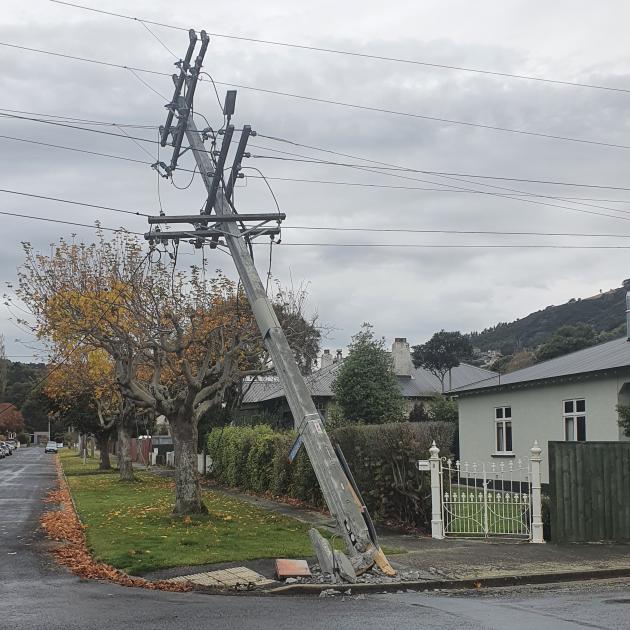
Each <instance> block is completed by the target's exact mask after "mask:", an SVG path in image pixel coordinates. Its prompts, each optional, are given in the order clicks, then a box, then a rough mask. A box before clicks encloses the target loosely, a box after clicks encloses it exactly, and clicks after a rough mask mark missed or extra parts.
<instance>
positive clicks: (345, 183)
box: [246, 175, 630, 203]
mask: <svg viewBox="0 0 630 630" xmlns="http://www.w3.org/2000/svg"><path fill="white" fill-rule="evenodd" d="M266 177H267V179H268V180H270V181H280V182H299V183H305V184H327V185H334V186H357V187H359V188H388V189H393V190H422V191H427V192H442V193H468V194H470V193H478V194H483V192H484V191H481V190H475V191H472V190H471V191H468V190H447V189H444V188H427V187H426V186H395V185H393V184H370V183H367V182H348V181H340V180H327V179H305V178H301V177H271V176H269V175H267V176H266ZM246 178H247V179H262V178H261V177H259V176H256V175H247V176H246ZM438 185H439V186H441V184H438ZM575 185H576V186H580V184H575ZM514 194H515V195H516V194H517V193H514ZM518 194H519V195H522V196H523V197H531V196H532V195H535V193H531V192H527V193H526V192H523V193H518ZM557 199H562V200H564V201H573V200H577V201H601V202H603V203H630V199H598V198H594V197H566V196H562V197H557Z"/></svg>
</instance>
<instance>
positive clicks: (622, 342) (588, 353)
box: [451, 337, 630, 394]
mask: <svg viewBox="0 0 630 630" xmlns="http://www.w3.org/2000/svg"><path fill="white" fill-rule="evenodd" d="M628 366H630V342H628V340H627V339H626V337H621V338H620V339H613V340H612V341H607V342H606V343H601V344H599V345H597V346H592V347H590V348H585V349H584V350H578V351H576V352H572V353H571V354H565V355H563V356H561V357H556V358H555V359H549V361H543V362H542V363H538V364H536V365H532V366H530V367H526V368H523V369H522V370H516V371H515V372H510V373H509V374H502V375H501V376H500V377H498V376H495V377H492V378H490V379H486V380H483V381H478V382H476V383H474V382H470V383H469V384H468V385H463V386H460V387H453V389H452V390H451V393H453V394H457V393H460V392H462V393H463V392H473V391H481V390H486V389H488V388H491V387H506V386H510V385H517V384H520V383H531V382H536V383H538V382H545V381H548V380H550V379H556V378H562V377H571V376H577V375H578V374H588V373H591V372H603V371H606V370H615V369H618V368H624V367H628Z"/></svg>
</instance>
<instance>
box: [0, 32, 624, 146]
mask: <svg viewBox="0 0 630 630" xmlns="http://www.w3.org/2000/svg"><path fill="white" fill-rule="evenodd" d="M0 43H1V42H0ZM216 84H217V85H225V86H227V87H235V88H239V89H241V90H250V91H252V92H261V93H264V94H273V95H275V96H285V97H287V98H294V99H298V100H302V101H310V102H313V103H323V104H326V105H337V106H339V107H346V108H349V109H358V110H361V111H368V112H376V113H381V114H391V115H393V116H402V117H405V118H415V119H420V120H429V121H432V122H441V123H447V124H451V125H462V126H464V127H475V128H478V129H487V130H490V131H500V132H503V133H512V134H520V135H525V136H533V137H537V138H547V139H549V140H562V141H565V142H577V143H580V144H592V145H597V146H602V147H609V148H614V149H630V145H627V144H616V143H614V142H600V141H598V140H588V139H586V138H573V137H570V136H558V135H554V134H551V133H543V132H539V131H527V130H525V129H511V128H510V127H501V126H498V125H487V124H483V123H476V122H470V121H465V120H455V119H454V118H442V117H439V116H429V115H427V114H417V113H413V112H404V111H400V110H396V109H386V108H384V107H374V106H371V105H360V104H358V103H349V102H347V101H338V100H334V99H327V98H321V97H316V96H305V95H304V94H295V93H293V92H283V91H280V90H270V89H265V88H259V87H253V86H251V85H243V84H240V83H227V82H225V81H216Z"/></svg>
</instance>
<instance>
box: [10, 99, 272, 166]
mask: <svg viewBox="0 0 630 630" xmlns="http://www.w3.org/2000/svg"><path fill="white" fill-rule="evenodd" d="M0 118H9V119H15V120H26V121H29V122H37V123H42V124H45V125H53V126H55V127H64V128H67V129H76V130H77V131H88V132H90V133H97V134H100V135H103V136H111V137H113V138H124V139H127V140H132V141H133V142H135V143H136V144H138V142H148V143H149V144H152V145H155V144H156V141H155V140H151V139H150V138H142V137H140V136H131V135H129V134H128V133H127V132H126V131H125V130H124V129H122V128H121V127H120V126H118V125H117V124H115V123H112V126H113V127H117V128H118V129H119V131H122V132H123V133H114V132H113V131H103V130H101V129H90V128H89V127H81V126H79V125H71V124H69V123H65V122H60V121H58V120H44V119H41V118H33V117H29V116H17V115H16V114H3V113H2V112H1V111H0ZM141 148H142V147H141ZM182 149H190V147H188V146H184V147H182ZM271 150H272V151H273V149H271ZM143 151H144V149H143ZM199 152H200V153H212V151H209V150H208V149H199ZM149 155H151V154H150V153H149ZM151 157H153V156H151ZM182 170H185V169H182Z"/></svg>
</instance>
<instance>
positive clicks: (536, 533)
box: [529, 440, 545, 543]
mask: <svg viewBox="0 0 630 630" xmlns="http://www.w3.org/2000/svg"><path fill="white" fill-rule="evenodd" d="M541 453H542V449H541V448H540V446H538V441H537V440H535V441H534V446H532V448H531V454H532V456H531V457H530V460H529V461H530V462H531V465H532V539H531V541H532V542H533V543H544V542H545V540H544V538H543V522H542V491H541V488H540V462H541V461H542V457H541Z"/></svg>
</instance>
